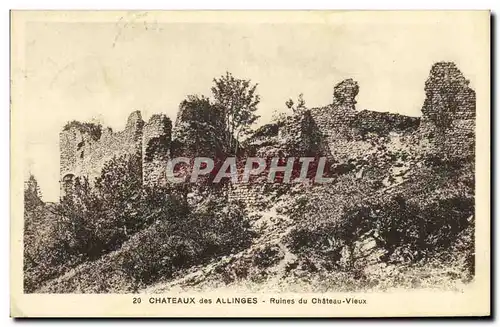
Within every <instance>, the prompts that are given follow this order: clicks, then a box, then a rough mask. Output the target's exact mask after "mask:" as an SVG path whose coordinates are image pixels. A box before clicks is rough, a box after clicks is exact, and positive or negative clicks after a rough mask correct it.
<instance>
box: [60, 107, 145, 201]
mask: <svg viewBox="0 0 500 327" xmlns="http://www.w3.org/2000/svg"><path fill="white" fill-rule="evenodd" d="M90 125H91V124H81V123H76V122H73V123H70V124H68V125H67V127H66V128H65V129H64V130H63V131H62V132H61V133H60V135H59V139H60V159H61V160H60V177H61V181H66V182H69V181H71V179H72V178H73V177H77V176H86V177H88V179H89V182H91V183H92V182H93V181H94V179H95V178H96V177H98V176H99V175H100V173H101V169H102V167H103V166H104V163H105V162H106V161H108V160H110V159H111V158H113V157H114V156H121V155H124V154H131V155H137V154H140V153H141V147H142V145H141V140H142V128H143V125H144V122H143V120H142V118H141V114H140V112H139V111H135V112H133V113H132V114H131V115H130V116H129V118H128V120H127V125H126V127H125V129H124V130H123V131H119V132H113V131H112V130H111V129H110V128H104V129H103V128H101V127H100V126H97V125H95V127H96V128H95V129H93V130H92V131H91V130H89V129H88V128H87V127H88V126H90ZM95 131H98V133H95ZM61 192H62V194H64V183H63V184H62V185H61Z"/></svg>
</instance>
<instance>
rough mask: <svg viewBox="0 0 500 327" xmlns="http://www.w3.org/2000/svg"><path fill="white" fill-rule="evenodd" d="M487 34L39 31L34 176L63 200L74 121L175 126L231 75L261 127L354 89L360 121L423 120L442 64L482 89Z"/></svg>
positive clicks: (267, 28) (378, 26) (462, 26)
mask: <svg viewBox="0 0 500 327" xmlns="http://www.w3.org/2000/svg"><path fill="white" fill-rule="evenodd" d="M483 32H484V26H482V27H481V29H479V27H478V28H476V27H475V25H473V24H470V23H468V21H467V20H466V19H464V17H463V15H462V16H460V15H459V16H458V17H450V16H443V17H439V18H436V19H434V20H426V21H420V20H418V19H413V20H410V21H408V20H406V19H387V17H380V19H373V20H372V22H371V23H370V24H367V23H366V22H363V23H361V22H356V20H349V21H346V20H345V19H340V20H339V21H338V23H336V21H335V20H333V21H332V20H329V21H328V22H327V23H325V22H323V21H321V20H318V23H293V24H292V23H286V22H283V21H280V22H279V23H277V24H271V23H265V24H255V23H252V22H249V21H243V22H241V23H238V22H232V23H231V24H228V23H226V24H223V23H157V22H154V23H151V22H146V21H144V22H142V21H141V20H140V19H137V20H135V22H132V23H120V22H118V23H115V22H106V21H103V22H92V23H90V22H86V23H76V22H70V23H68V22H53V21H52V22H28V23H27V24H26V25H25V33H24V36H25V40H24V41H23V42H24V50H25V53H24V55H25V57H24V62H25V67H24V70H23V72H24V75H25V76H24V84H23V85H24V86H23V94H24V99H23V109H22V112H23V113H24V115H23V133H24V140H25V151H24V153H25V155H26V158H25V159H26V160H25V167H24V168H25V169H24V171H25V173H26V174H27V173H28V172H32V173H33V174H34V175H35V177H36V178H37V180H38V181H39V184H40V187H41V191H42V193H43V199H44V200H46V201H56V200H58V198H59V183H58V180H59V132H60V130H61V129H62V127H63V125H64V124H65V123H66V122H67V121H69V120H81V121H91V120H98V121H100V122H101V123H102V124H103V125H105V126H111V127H112V128H113V129H114V130H120V129H122V128H123V127H124V126H125V122H126V119H127V117H128V115H129V114H130V112H132V111H133V110H140V111H141V113H142V116H143V119H144V120H147V119H148V118H149V117H150V116H151V115H152V114H154V113H161V112H163V113H165V114H167V115H168V116H169V117H170V118H171V119H172V120H173V121H174V120H175V116H176V113H177V110H178V105H179V103H180V102H181V101H182V100H183V99H185V98H186V96H187V95H189V94H204V95H207V96H208V95H210V87H211V84H212V79H213V78H214V77H218V76H219V75H221V74H224V72H225V71H229V72H232V73H233V75H235V76H236V77H240V78H246V79H251V80H252V81H253V82H257V83H259V86H258V89H257V90H258V93H259V94H260V95H261V103H260V105H259V114H260V115H262V118H261V120H260V123H266V122H268V121H269V119H270V117H271V114H272V112H273V111H274V110H276V109H278V110H284V108H285V105H284V103H285V101H286V100H287V99H288V98H290V97H292V98H293V99H296V97H297V95H298V94H299V93H303V94H304V99H305V100H306V105H307V106H308V107H316V106H324V105H327V104H329V103H331V99H332V93H333V86H334V85H335V84H336V83H338V82H340V81H341V80H343V79H345V78H353V79H355V80H356V81H358V83H359V86H360V92H359V95H358V104H357V107H358V109H359V110H362V109H370V110H377V111H389V112H397V113H401V114H405V115H411V116H419V115H420V109H421V106H422V103H423V100H424V90H423V87H424V82H425V80H426V78H427V76H428V73H429V70H430V68H431V65H432V64H433V63H434V62H436V61H454V62H456V63H457V65H458V67H459V68H460V69H461V70H462V72H463V73H464V75H465V76H466V78H468V79H470V80H471V86H472V87H473V88H474V87H475V79H476V71H475V69H476V65H475V61H476V60H478V58H484V56H483V57H481V55H482V53H481V51H483V50H484V48H478V49H475V47H474V45H475V44H476V43H477V42H478V35H480V34H481V33H483ZM483 34H484V33H483ZM14 110H15V107H14Z"/></svg>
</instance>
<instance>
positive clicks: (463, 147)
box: [420, 62, 476, 157]
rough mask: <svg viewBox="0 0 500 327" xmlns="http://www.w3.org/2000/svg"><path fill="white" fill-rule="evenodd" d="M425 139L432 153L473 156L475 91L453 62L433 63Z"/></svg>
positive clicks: (427, 87) (425, 111)
mask: <svg viewBox="0 0 500 327" xmlns="http://www.w3.org/2000/svg"><path fill="white" fill-rule="evenodd" d="M425 95H426V98H425V101H424V105H423V107H422V128H421V130H420V132H421V135H422V138H423V139H425V140H426V141H427V142H428V145H429V150H430V151H431V152H436V153H442V154H445V155H448V156H451V157H464V156H471V155H474V147H475V126H476V122H475V120H476V93H475V91H474V90H472V89H471V88H470V87H469V81H468V80H467V79H466V78H465V77H464V76H463V74H462V72H461V71H460V70H459V69H458V68H457V67H456V65H455V64H454V63H450V62H439V63H436V64H434V65H433V66H432V68H431V72H430V74H429V77H428V79H427V81H426V82H425Z"/></svg>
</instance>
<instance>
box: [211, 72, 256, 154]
mask: <svg viewBox="0 0 500 327" xmlns="http://www.w3.org/2000/svg"><path fill="white" fill-rule="evenodd" d="M213 81H214V83H215V85H214V86H213V87H212V94H213V96H214V98H215V103H216V105H218V106H220V107H221V109H222V110H223V116H224V120H225V129H226V130H225V133H226V139H227V147H228V151H229V152H233V151H234V152H235V153H236V152H237V151H238V144H239V140H240V138H241V137H244V136H246V135H248V134H249V133H250V126H251V125H252V124H254V123H255V122H256V121H257V119H258V118H259V116H258V115H256V114H255V111H256V110H257V105H258V104H259V102H260V96H259V95H258V94H256V93H255V91H256V89H257V85H258V84H251V81H250V80H243V79H239V78H235V77H233V75H232V74H231V73H229V72H226V75H225V76H224V75H223V76H221V77H220V78H218V79H217V78H214V80H213Z"/></svg>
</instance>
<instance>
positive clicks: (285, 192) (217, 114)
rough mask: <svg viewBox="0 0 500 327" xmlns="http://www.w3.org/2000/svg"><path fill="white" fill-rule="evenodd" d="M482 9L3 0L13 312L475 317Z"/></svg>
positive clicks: (482, 163) (485, 48) (486, 59)
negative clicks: (125, 7) (219, 7)
mask: <svg viewBox="0 0 500 327" xmlns="http://www.w3.org/2000/svg"><path fill="white" fill-rule="evenodd" d="M489 152H490V13H489V12H488V11H386V12H385V11H377V12H375V11H373V12H371V11H359V12H356V11H347V12H343V11H287V12H279V11H269V12H266V11H256V12H245V11H236V12H231V11H220V12H218V11H206V12H205V11H179V12H175V11H151V12H139V11H128V12H119V11H13V12H11V156H12V159H11V160H12V161H11V167H12V170H11V210H12V211H11V258H10V265H11V315H12V316H13V317H408V316H413V317H418V316H428V317H429V316H488V315H490V165H489V163H490V153H489Z"/></svg>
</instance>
